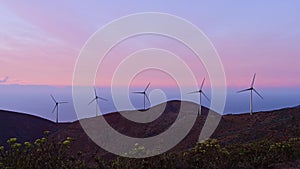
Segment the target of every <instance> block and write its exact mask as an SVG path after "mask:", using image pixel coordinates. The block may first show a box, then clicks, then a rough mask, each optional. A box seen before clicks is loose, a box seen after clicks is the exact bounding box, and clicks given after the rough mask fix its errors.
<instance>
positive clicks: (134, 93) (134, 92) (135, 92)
mask: <svg viewBox="0 0 300 169" xmlns="http://www.w3.org/2000/svg"><path fill="white" fill-rule="evenodd" d="M132 93H134V94H144V92H132Z"/></svg>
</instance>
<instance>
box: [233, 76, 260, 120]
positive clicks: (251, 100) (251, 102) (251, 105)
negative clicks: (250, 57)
mask: <svg viewBox="0 0 300 169" xmlns="http://www.w3.org/2000/svg"><path fill="white" fill-rule="evenodd" d="M255 76H256V73H254V76H253V79H252V82H251V86H250V88H248V89H244V90H241V91H238V93H242V92H246V91H250V115H252V113H253V91H254V92H255V93H256V94H257V95H258V96H259V97H260V98H261V99H264V98H263V97H262V96H261V95H260V94H259V93H258V91H257V90H256V89H255V88H254V81H255Z"/></svg>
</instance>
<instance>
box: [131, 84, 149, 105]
mask: <svg viewBox="0 0 300 169" xmlns="http://www.w3.org/2000/svg"><path fill="white" fill-rule="evenodd" d="M149 86H150V82H149V83H148V85H147V86H146V88H145V90H144V91H142V92H132V93H135V94H142V95H144V110H146V98H147V100H148V101H149V103H150V100H149V97H148V95H147V93H146V91H147V89H148V88H149Z"/></svg>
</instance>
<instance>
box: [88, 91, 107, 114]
mask: <svg viewBox="0 0 300 169" xmlns="http://www.w3.org/2000/svg"><path fill="white" fill-rule="evenodd" d="M94 94H95V98H94V99H93V100H92V101H90V102H89V104H88V105H90V104H92V103H93V102H95V101H96V117H97V116H98V106H99V105H98V104H99V103H98V100H99V99H100V100H104V101H108V100H107V99H105V98H103V97H99V96H98V94H97V90H96V88H95V87H94Z"/></svg>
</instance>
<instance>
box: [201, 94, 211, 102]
mask: <svg viewBox="0 0 300 169" xmlns="http://www.w3.org/2000/svg"><path fill="white" fill-rule="evenodd" d="M201 93H202V94H203V96H204V97H205V98H206V99H207V100H208V101H210V100H209V98H208V97H207V96H206V94H205V93H204V92H201Z"/></svg>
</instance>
